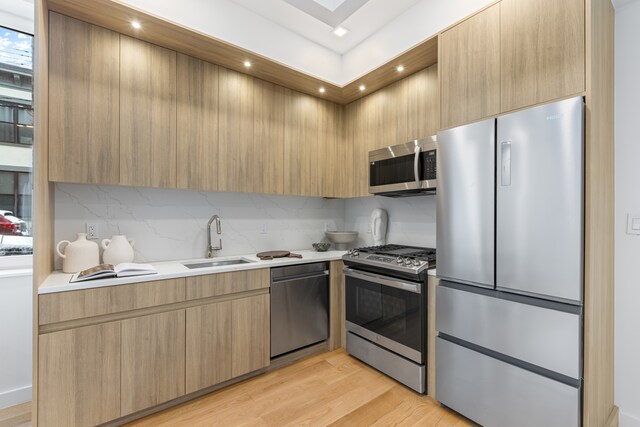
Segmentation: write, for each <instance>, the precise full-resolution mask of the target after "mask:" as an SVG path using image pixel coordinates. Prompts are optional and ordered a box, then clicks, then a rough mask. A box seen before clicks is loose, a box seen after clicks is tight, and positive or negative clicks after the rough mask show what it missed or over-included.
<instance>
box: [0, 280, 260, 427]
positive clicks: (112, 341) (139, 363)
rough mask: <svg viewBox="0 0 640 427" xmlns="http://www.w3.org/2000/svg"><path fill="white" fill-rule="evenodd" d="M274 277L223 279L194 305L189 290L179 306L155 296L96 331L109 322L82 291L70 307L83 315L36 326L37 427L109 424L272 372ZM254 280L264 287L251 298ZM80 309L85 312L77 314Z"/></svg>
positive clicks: (143, 288) (136, 291)
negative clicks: (220, 288)
mask: <svg viewBox="0 0 640 427" xmlns="http://www.w3.org/2000/svg"><path fill="white" fill-rule="evenodd" d="M268 273H269V270H268V269H265V270H264V271H262V272H260V273H255V274H257V276H256V277H254V276H255V274H254V275H247V274H246V272H237V273H224V274H225V276H220V277H219V279H220V280H221V281H219V282H217V283H219V284H225V287H224V290H225V291H226V293H225V294H224V295H216V296H207V297H204V298H202V297H200V298H194V299H191V300H189V301H184V283H182V287H179V286H178V288H179V289H178V290H180V289H181V290H182V294H181V295H183V296H182V300H181V299H180V298H178V297H176V298H175V299H170V300H165V299H158V298H156V300H157V304H153V305H152V306H151V307H149V306H148V305H143V307H142V308H131V309H130V310H129V311H127V312H122V313H120V312H116V313H111V314H108V316H114V317H112V321H106V322H105V323H100V324H93V323H95V322H97V321H99V319H100V317H105V314H104V310H102V307H101V306H95V307H94V306H92V305H86V301H88V300H90V298H89V297H95V295H94V293H92V292H91V291H93V290H92V289H89V290H79V291H76V292H78V295H74V296H73V298H72V299H71V300H68V301H66V304H64V307H65V309H66V310H70V311H71V312H74V313H82V315H81V316H80V315H79V316H80V317H74V318H73V319H72V320H65V321H61V322H60V321H58V322H55V323H51V322H49V323H47V322H48V320H47V322H45V323H41V324H40V325H39V327H40V328H41V332H40V335H39V337H38V345H39V347H38V355H37V357H38V377H37V381H38V384H37V385H38V388H37V389H38V396H37V397H38V399H37V405H38V420H37V425H39V426H64V427H66V426H94V425H98V424H103V423H107V422H109V421H113V420H116V419H118V418H120V417H123V416H126V415H130V414H133V413H136V412H139V411H141V410H144V409H148V408H152V407H154V406H157V405H160V404H162V403H165V402H168V401H170V400H173V399H176V398H178V397H181V396H184V395H185V394H188V393H192V392H195V391H198V390H202V389H205V388H207V387H210V386H213V385H217V384H220V383H223V382H225V381H228V380H230V379H232V378H237V377H240V376H242V375H245V374H247V373H250V372H254V371H257V370H260V369H262V368H265V367H267V366H269V355H270V352H269V345H270V335H269V334H270V328H269V322H270V316H269V311H270V296H269V291H268V286H269V277H270V276H269V274H268ZM248 278H251V279H252V280H253V281H254V282H256V283H257V284H255V283H253V282H252V283H253V284H252V285H251V287H257V286H262V287H261V288H256V289H250V290H247V286H248V285H247V280H248ZM227 282H228V283H227ZM149 283H155V285H153V286H160V285H159V284H158V283H160V282H143V283H139V284H133V285H124V286H122V287H114V288H122V289H125V286H133V288H132V289H128V288H127V289H125V290H126V291H127V293H130V294H131V295H138V296H140V295H146V294H147V293H148V292H147V291H148V290H149V289H148V288H149ZM210 284H211V283H210V282H209V281H203V282H193V283H192V287H193V288H194V289H196V288H198V287H200V286H204V285H210ZM172 289H173V288H172ZM158 291H159V290H158ZM84 292H87V294H86V295H84V294H83V293H84ZM69 294H70V293H69ZM178 294H180V293H179V292H178ZM154 295H155V294H154V293H151V296H154ZM158 295H161V294H157V295H155V296H156V297H157V296H158ZM194 295H195V294H194ZM102 296H103V295H102ZM74 301H78V302H77V304H78V305H82V306H84V309H83V310H79V309H78V307H75V309H74ZM123 301H124V300H123ZM136 301H138V303H140V301H141V300H140V299H139V298H138V299H137V300H136ZM145 301H146V300H145ZM154 301H155V300H154ZM118 304H120V302H118ZM131 304H132V303H131ZM131 304H130V305H131ZM85 305H86V306H85ZM131 306H132V307H133V306H136V307H137V305H135V304H133V305H131ZM96 307H97V308H96ZM81 308H82V307H81ZM152 308H153V309H154V310H153V311H155V313H154V314H148V313H149V312H150V309H152ZM138 310H141V311H138ZM115 316H117V317H115ZM47 319H48V318H47ZM49 320H50V319H49ZM67 322H68V323H67ZM83 325H86V326H83ZM65 326H66V327H68V329H62V330H59V328H64V327H65ZM47 331H51V332H47ZM0 424H1V423H0Z"/></svg>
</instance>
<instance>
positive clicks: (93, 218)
mask: <svg viewBox="0 0 640 427" xmlns="http://www.w3.org/2000/svg"><path fill="white" fill-rule="evenodd" d="M55 209H56V211H55V218H56V219H55V241H56V242H58V241H60V240H63V239H67V240H72V239H74V238H75V233H77V232H84V230H85V223H87V222H92V223H96V224H97V225H98V235H99V237H100V238H99V240H98V241H101V240H102V239H105V238H109V237H110V236H111V235H113V234H126V235H127V237H129V238H133V239H134V240H135V246H134V249H135V261H137V262H150V261H165V260H175V259H187V258H200V257H204V255H205V251H206V225H207V221H208V220H209V218H210V217H211V216H212V215H213V214H218V215H220V217H221V219H222V244H223V250H222V251H219V252H218V254H219V255H220V256H224V255H240V254H249V253H256V252H260V251H266V250H274V249H284V250H296V249H298V250H299V249H311V243H313V242H319V241H323V239H324V229H325V224H328V227H329V228H330V229H342V228H343V227H344V201H343V200H329V199H322V198H319V197H293V196H271V195H259V194H245V193H215V192H204V191H192V190H168V189H155V188H136V187H118V186H93V185H77V184H56V189H55ZM263 224H266V230H267V232H266V234H265V233H262V229H263ZM212 234H213V239H214V240H213V243H214V245H216V243H217V240H216V239H217V236H216V235H215V226H214V227H213V233H212ZM324 241H326V240H324ZM59 261H60V260H58V263H57V265H58V266H59Z"/></svg>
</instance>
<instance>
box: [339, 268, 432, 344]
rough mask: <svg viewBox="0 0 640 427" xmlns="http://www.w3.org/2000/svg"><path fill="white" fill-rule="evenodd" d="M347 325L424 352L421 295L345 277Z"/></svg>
mask: <svg viewBox="0 0 640 427" xmlns="http://www.w3.org/2000/svg"><path fill="white" fill-rule="evenodd" d="M345 287H346V317H347V321H349V322H351V323H354V324H356V325H358V326H360V327H362V328H365V329H367V330H369V331H371V332H373V333H376V334H378V335H382V336H384V337H386V338H388V339H390V340H393V341H395V342H398V343H400V344H403V345H405V346H407V347H409V348H412V349H414V350H416V351H418V352H422V351H423V335H424V333H423V330H422V325H423V324H424V322H425V320H424V318H423V314H422V310H423V308H424V295H422V294H416V293H413V292H409V291H404V290H401V289H396V288H393V287H390V286H384V285H380V284H377V283H373V282H368V281H366V280H362V279H358V278H355V277H346V286H345Z"/></svg>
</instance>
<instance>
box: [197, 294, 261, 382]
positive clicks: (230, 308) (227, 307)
mask: <svg viewBox="0 0 640 427" xmlns="http://www.w3.org/2000/svg"><path fill="white" fill-rule="evenodd" d="M269 308H270V302H269V295H268V294H263V295H256V296H251V297H245V298H239V299H234V300H231V301H223V302H216V303H213V304H207V305H203V306H198V307H192V308H189V309H187V350H186V358H187V374H186V384H187V388H186V389H187V393H191V392H194V391H197V390H201V389H203V388H206V387H210V386H213V385H216V384H219V383H222V382H224V381H227V380H230V379H231V378H235V377H239V376H241V375H244V374H247V373H249V372H253V371H256V370H258V369H262V368H265V367H267V366H269V341H270V331H269Z"/></svg>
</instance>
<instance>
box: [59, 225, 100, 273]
mask: <svg viewBox="0 0 640 427" xmlns="http://www.w3.org/2000/svg"><path fill="white" fill-rule="evenodd" d="M63 244H66V245H67V246H66V247H65V248H64V253H63V252H62V251H61V250H60V247H61V246H62V245H63ZM56 252H57V253H58V255H59V256H60V258H62V271H63V272H64V273H77V272H78V271H82V270H86V269H87V268H91V267H95V266H96V265H98V264H100V251H99V250H98V244H97V243H96V242H92V241H90V240H87V233H77V237H76V240H74V241H73V242H70V241H68V240H62V241H60V242H58V244H57V245H56Z"/></svg>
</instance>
